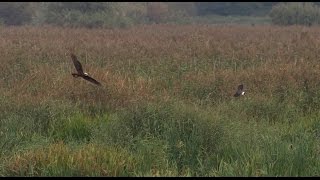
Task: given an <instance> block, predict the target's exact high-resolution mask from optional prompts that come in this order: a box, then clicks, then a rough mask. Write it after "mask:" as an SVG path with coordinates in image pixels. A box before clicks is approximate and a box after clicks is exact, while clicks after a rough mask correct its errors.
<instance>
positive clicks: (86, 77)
mask: <svg viewBox="0 0 320 180" xmlns="http://www.w3.org/2000/svg"><path fill="white" fill-rule="evenodd" d="M82 77H83V79H85V80H87V81H90V82H92V83H94V84H96V85H99V86H101V84H100V83H99V82H98V81H97V80H95V79H93V78H92V77H90V76H82Z"/></svg>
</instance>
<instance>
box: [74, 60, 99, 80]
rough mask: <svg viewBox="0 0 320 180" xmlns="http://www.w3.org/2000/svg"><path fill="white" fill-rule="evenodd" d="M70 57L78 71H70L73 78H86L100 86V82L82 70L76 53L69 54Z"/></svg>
mask: <svg viewBox="0 0 320 180" xmlns="http://www.w3.org/2000/svg"><path fill="white" fill-rule="evenodd" d="M71 59H72V61H73V64H74V66H75V68H76V70H77V72H78V73H72V76H73V77H75V78H77V77H82V78H83V79H85V80H87V81H90V82H92V83H94V84H96V85H98V86H101V84H100V83H99V82H98V81H97V80H95V79H93V78H92V77H90V76H89V75H88V73H86V72H83V69H82V65H81V63H80V62H79V61H78V59H77V57H76V55H74V54H71Z"/></svg>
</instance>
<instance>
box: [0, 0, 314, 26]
mask: <svg viewBox="0 0 320 180" xmlns="http://www.w3.org/2000/svg"><path fill="white" fill-rule="evenodd" d="M319 12H320V11H319V2H289V3H287V2H285V3H283V2H1V3H0V24H1V25H24V24H28V25H45V24H50V25H56V26H63V27H88V28H95V27H104V28H115V27H130V26H132V25H136V24H153V23H156V24H158V23H174V24H197V23H199V24H201V23H202V24H208V23H210V24H215V23H242V24H252V25H253V24H270V23H272V24H276V25H294V24H298V25H308V26H310V25H316V24H319V19H320V16H319V14H320V13H319Z"/></svg>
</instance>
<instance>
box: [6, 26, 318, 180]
mask: <svg viewBox="0 0 320 180" xmlns="http://www.w3.org/2000/svg"><path fill="white" fill-rule="evenodd" d="M319 30H320V29H319V27H310V28H306V27H300V26H291V27H277V26H269V25H256V26H251V25H249V26H246V25H228V26H225V25H221V26H218V25H215V26H209V25H203V26H202V25H198V26H195V25H142V26H136V27H132V28H127V29H112V30H110V29H84V28H83V29H81V28H74V29H72V28H56V27H31V26H23V27H1V28H0V34H1V36H0V54H1V57H0V62H1V64H0V152H1V154H0V176H320V121H319V120H320V111H319V108H320V81H319V77H320V62H319V54H320V47H319V46H320V31H319ZM69 52H73V53H75V54H76V55H77V56H78V59H79V61H80V62H81V63H82V65H83V67H84V69H85V71H87V72H88V73H89V74H90V75H91V76H92V77H94V78H95V79H97V80H98V81H100V82H101V84H102V85H103V86H102V87H99V86H95V85H94V84H91V83H90V82H87V81H85V80H83V79H80V78H74V77H72V75H71V73H73V72H75V68H74V66H73V64H72V61H71V58H70V56H69V55H68V53H69ZM241 83H243V84H244V87H245V90H246V95H245V96H242V97H239V98H235V97H233V94H234V93H235V91H236V89H237V87H238V85H239V84H241Z"/></svg>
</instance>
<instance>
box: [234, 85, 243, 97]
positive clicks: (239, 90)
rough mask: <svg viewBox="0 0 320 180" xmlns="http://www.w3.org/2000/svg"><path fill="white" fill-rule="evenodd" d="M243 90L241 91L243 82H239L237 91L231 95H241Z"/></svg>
mask: <svg viewBox="0 0 320 180" xmlns="http://www.w3.org/2000/svg"><path fill="white" fill-rule="evenodd" d="M244 94H245V92H244V91H243V84H240V85H239V86H238V90H237V92H236V93H235V94H234V95H233V96H234V97H238V96H241V95H244Z"/></svg>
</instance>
